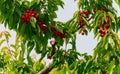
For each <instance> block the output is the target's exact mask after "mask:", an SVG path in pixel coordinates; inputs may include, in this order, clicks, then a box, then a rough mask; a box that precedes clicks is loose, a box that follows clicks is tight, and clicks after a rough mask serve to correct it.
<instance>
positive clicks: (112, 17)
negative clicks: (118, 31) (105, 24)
mask: <svg viewBox="0 0 120 74" xmlns="http://www.w3.org/2000/svg"><path fill="white" fill-rule="evenodd" d="M108 15H109V16H110V18H111V19H112V20H113V22H114V23H115V24H116V21H115V18H114V17H115V16H114V15H113V14H112V13H111V12H108Z"/></svg>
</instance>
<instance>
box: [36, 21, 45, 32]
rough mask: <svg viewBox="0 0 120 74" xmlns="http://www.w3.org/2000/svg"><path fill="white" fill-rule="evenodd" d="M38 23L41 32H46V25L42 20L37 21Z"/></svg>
mask: <svg viewBox="0 0 120 74" xmlns="http://www.w3.org/2000/svg"><path fill="white" fill-rule="evenodd" d="M38 25H39V26H40V28H41V29H42V31H43V33H44V34H46V31H47V26H46V25H45V24H44V23H43V22H42V21H39V22H38Z"/></svg>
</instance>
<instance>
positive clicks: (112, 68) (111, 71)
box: [107, 61, 115, 74]
mask: <svg viewBox="0 0 120 74" xmlns="http://www.w3.org/2000/svg"><path fill="white" fill-rule="evenodd" d="M114 68H115V62H114V61H111V62H110V63H109V66H108V69H107V74H113V71H114Z"/></svg>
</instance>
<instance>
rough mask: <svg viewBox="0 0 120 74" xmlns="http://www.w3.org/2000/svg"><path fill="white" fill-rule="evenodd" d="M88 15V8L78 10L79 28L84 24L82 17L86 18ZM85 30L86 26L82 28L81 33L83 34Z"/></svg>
mask: <svg viewBox="0 0 120 74" xmlns="http://www.w3.org/2000/svg"><path fill="white" fill-rule="evenodd" d="M89 15H90V12H89V11H88V10H86V11H80V21H79V26H80V28H83V26H84V25H85V23H84V20H83V17H84V18H86V19H88V18H89ZM85 32H86V28H83V30H82V32H81V34H82V35H84V34H85Z"/></svg>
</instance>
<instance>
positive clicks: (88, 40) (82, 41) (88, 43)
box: [0, 0, 120, 55]
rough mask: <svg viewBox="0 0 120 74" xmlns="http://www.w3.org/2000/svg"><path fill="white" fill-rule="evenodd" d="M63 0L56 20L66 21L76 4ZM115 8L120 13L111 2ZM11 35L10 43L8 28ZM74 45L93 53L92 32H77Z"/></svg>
mask: <svg viewBox="0 0 120 74" xmlns="http://www.w3.org/2000/svg"><path fill="white" fill-rule="evenodd" d="M64 2H65V7H64V9H62V8H61V7H60V8H59V10H58V11H57V15H58V18H57V19H56V20H59V21H63V22H65V21H67V20H69V19H70V18H72V15H73V13H74V11H76V10H77V4H76V3H74V0H64ZM113 5H114V7H115V8H116V10H117V11H118V12H119V13H118V15H120V8H119V7H118V6H117V5H116V4H115V3H114V4H113ZM3 30H8V29H5V28H4V26H3V25H0V32H1V31H3ZM8 31H9V32H10V33H11V35H12V37H11V38H10V43H14V40H15V32H14V31H12V30H8ZM76 42H77V43H76V45H77V50H78V51H79V52H80V53H85V52H86V53H88V54H91V55H92V53H93V49H94V47H95V46H96V44H97V41H96V40H95V39H94V35H93V33H89V34H88V36H82V35H81V34H77V40H76Z"/></svg>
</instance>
